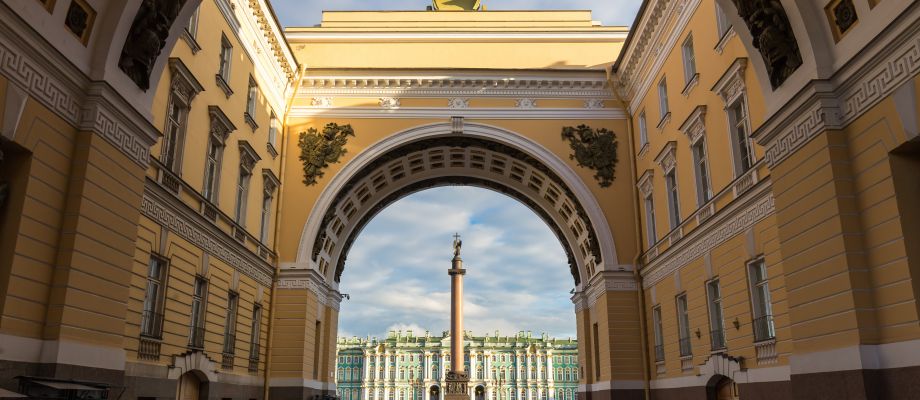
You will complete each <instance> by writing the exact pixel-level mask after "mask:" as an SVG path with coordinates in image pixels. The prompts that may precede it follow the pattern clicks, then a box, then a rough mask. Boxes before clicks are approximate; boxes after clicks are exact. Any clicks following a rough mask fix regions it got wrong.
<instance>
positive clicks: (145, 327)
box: [138, 254, 262, 372]
mask: <svg viewBox="0 0 920 400" xmlns="http://www.w3.org/2000/svg"><path fill="white" fill-rule="evenodd" d="M168 276H169V260H168V259H167V258H165V257H161V256H159V255H156V254H152V255H151V256H150V261H149V263H148V265H147V285H146V288H145V291H144V302H143V304H142V310H141V323H140V337H141V347H140V349H139V350H138V352H139V356H140V357H142V358H146V359H154V360H155V359H158V358H159V345H151V344H158V343H160V342H161V341H162V339H163V322H164V321H165V316H164V309H165V299H166V289H167V279H168V278H167V277H168ZM191 294H192V300H191V305H190V307H189V320H188V328H189V330H188V344H187V345H188V347H189V348H190V349H197V350H201V349H204V339H205V332H206V323H207V320H206V315H207V306H208V294H209V282H208V280H207V279H206V278H204V277H202V276H196V277H195V281H194V284H193V287H192V293H191ZM238 316H239V293H237V292H236V291H234V290H228V291H227V307H226V315H225V318H224V321H225V324H224V332H223V355H224V362H223V367H224V368H225V369H232V368H233V365H234V363H233V360H234V355H235V354H236V344H237V340H236V338H237V335H236V333H237V325H238V322H237V321H238ZM261 327H262V306H261V304H259V303H254V304H253V309H252V320H251V325H250V331H249V332H250V335H249V349H250V354H249V361H250V367H249V370H250V372H254V371H257V370H258V362H259V351H260V346H259V343H260V339H261Z"/></svg>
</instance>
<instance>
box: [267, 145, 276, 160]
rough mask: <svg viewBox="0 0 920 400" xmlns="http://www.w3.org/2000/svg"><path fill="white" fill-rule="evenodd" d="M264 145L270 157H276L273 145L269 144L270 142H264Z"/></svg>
mask: <svg viewBox="0 0 920 400" xmlns="http://www.w3.org/2000/svg"><path fill="white" fill-rule="evenodd" d="M265 147H266V149H267V150H268V154H270V155H271V156H272V158H275V157H278V150H277V149H275V145H273V144H271V142H269V143H266V144H265Z"/></svg>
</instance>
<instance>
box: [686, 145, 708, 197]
mask: <svg viewBox="0 0 920 400" xmlns="http://www.w3.org/2000/svg"><path fill="white" fill-rule="evenodd" d="M690 152H691V153H692V154H693V170H694V173H695V175H696V201H697V206H699V207H702V206H703V205H705V204H706V203H709V201H710V200H712V196H713V194H712V177H711V174H710V169H709V157H708V154H709V151H708V149H707V148H706V137H705V135H700V137H699V139H697V140H696V141H695V142H693V143H692V144H691V145H690Z"/></svg>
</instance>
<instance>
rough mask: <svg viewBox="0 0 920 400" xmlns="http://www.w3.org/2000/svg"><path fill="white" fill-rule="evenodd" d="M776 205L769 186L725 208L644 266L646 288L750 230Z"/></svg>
mask: <svg viewBox="0 0 920 400" xmlns="http://www.w3.org/2000/svg"><path fill="white" fill-rule="evenodd" d="M774 212H775V204H774V199H773V194H772V193H771V192H770V191H769V187H765V188H762V189H761V190H760V192H759V193H758V194H757V195H755V196H752V197H751V200H749V203H748V204H747V205H746V206H744V207H743V208H740V209H735V210H723V212H722V213H720V214H719V215H717V216H715V217H713V218H711V219H710V220H709V221H707V224H710V225H704V226H700V227H698V228H697V229H695V230H694V231H693V232H691V233H690V234H689V235H688V236H687V237H685V238H684V240H683V242H684V243H679V244H678V246H674V247H670V248H668V249H667V250H666V251H665V252H664V253H662V254H660V255H659V256H658V257H656V258H654V259H653V260H651V262H649V263H648V265H647V266H646V267H645V268H643V270H642V271H641V274H642V276H643V287H645V288H649V287H651V286H653V285H655V284H656V283H658V282H659V281H661V280H662V279H664V278H665V277H668V276H671V275H672V274H673V273H674V272H675V271H677V270H678V269H680V268H683V266H685V265H687V264H689V263H690V262H691V261H693V260H695V259H696V258H698V257H702V256H703V255H705V254H706V252H708V251H710V250H712V249H713V248H715V247H717V246H719V245H721V244H722V243H725V242H726V241H727V240H729V239H731V238H732V237H734V236H736V235H738V234H740V233H743V232H745V231H747V229H748V228H750V227H752V226H754V224H756V223H757V222H759V221H761V220H763V219H764V218H766V217H768V216H770V215H773V213H774Z"/></svg>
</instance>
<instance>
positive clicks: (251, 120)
mask: <svg viewBox="0 0 920 400" xmlns="http://www.w3.org/2000/svg"><path fill="white" fill-rule="evenodd" d="M243 119H245V120H246V123H247V124H248V125H249V127H250V128H252V130H253V131H255V130H256V129H259V124H257V123H256V120H255V118H252V114H249V112H248V111H247V112H244V113H243Z"/></svg>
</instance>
